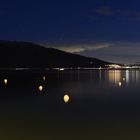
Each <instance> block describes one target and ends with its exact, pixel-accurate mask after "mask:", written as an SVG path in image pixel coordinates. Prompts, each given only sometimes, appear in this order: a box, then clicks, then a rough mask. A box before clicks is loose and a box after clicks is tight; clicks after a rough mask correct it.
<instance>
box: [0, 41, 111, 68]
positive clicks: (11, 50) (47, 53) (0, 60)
mask: <svg viewBox="0 0 140 140" xmlns="http://www.w3.org/2000/svg"><path fill="white" fill-rule="evenodd" d="M107 64H109V62H105V61H102V60H99V59H96V58H90V57H85V56H81V55H77V54H72V53H67V52H64V51H60V50H57V49H54V48H45V47H43V46H40V45H37V44H34V43H30V42H17V41H0V68H54V67H55V68H56V67H72V68H76V67H100V66H101V67H105V65H107Z"/></svg>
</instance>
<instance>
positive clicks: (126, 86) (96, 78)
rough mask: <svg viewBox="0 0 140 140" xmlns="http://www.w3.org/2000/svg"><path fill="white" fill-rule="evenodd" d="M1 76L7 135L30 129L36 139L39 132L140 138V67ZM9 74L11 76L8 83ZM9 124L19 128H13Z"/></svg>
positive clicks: (0, 118) (47, 135)
mask: <svg viewBox="0 0 140 140" xmlns="http://www.w3.org/2000/svg"><path fill="white" fill-rule="evenodd" d="M0 75H1V76H0V85H1V86H0V110H1V116H0V124H2V125H1V127H0V130H3V128H4V127H5V126H6V127H5V128H6V129H5V131H4V134H5V133H6V132H7V131H9V132H12V134H15V136H19V137H18V138H17V139H22V135H20V134H22V133H21V132H20V130H21V131H22V132H23V133H24V134H25V132H26V130H27V129H30V139H31V137H33V138H34V137H35V138H36V135H35V132H36V134H40V136H42V138H45V139H47V138H48V139H49V138H54V139H55V138H57V139H61V140H63V139H66V138H67V139H74V138H75V137H76V138H77V137H79V138H80V139H98V138H99V136H100V138H101V139H115V138H116V137H117V139H121V137H122V136H123V138H124V139H125V138H126V139H129V138H130V139H134V138H138V139H139V138H140V135H139V133H136V132H139V130H140V125H139V124H140V120H139V118H140V110H139V108H140V94H139V91H140V86H139V85H140V71H139V70H126V71H125V70H122V71H120V70H82V71H81V70H75V71H46V72H43V73H41V72H40V73H14V74H13V73H5V74H3V73H1V74H0ZM5 77H6V78H7V80H8V81H10V82H8V84H7V86H5V84H4V79H5ZM9 116H10V117H9ZM9 118H10V119H9ZM10 124H12V125H13V126H18V127H17V128H20V129H17V128H16V127H15V131H14V129H11V125H10ZM29 124H30V125H29ZM23 128H24V129H23ZM124 130H125V131H126V132H125V133H124ZM81 132H82V133H81ZM132 132H133V133H134V132H135V133H134V134H135V135H131V134H132ZM17 133H18V134H17ZM69 133H70V135H69ZM28 134H29V133H28ZM75 134H76V135H75ZM85 135H86V136H85ZM2 136H3V135H0V138H2ZM127 136H128V137H127ZM135 136H137V137H135ZM24 138H26V139H28V138H29V136H28V135H27V137H24ZM10 139H11V137H10ZM14 139H16V137H14Z"/></svg>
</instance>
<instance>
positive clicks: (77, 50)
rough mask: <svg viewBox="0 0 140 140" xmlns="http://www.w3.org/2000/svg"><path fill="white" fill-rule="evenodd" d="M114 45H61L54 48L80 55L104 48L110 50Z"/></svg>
mask: <svg viewBox="0 0 140 140" xmlns="http://www.w3.org/2000/svg"><path fill="white" fill-rule="evenodd" d="M111 45H113V44H112V43H93V44H78V45H61V46H60V45H59V46H52V47H55V48H57V49H60V50H63V51H66V52H70V53H80V52H84V51H91V50H98V49H103V48H108V47H110V46H111Z"/></svg>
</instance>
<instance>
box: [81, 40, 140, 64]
mask: <svg viewBox="0 0 140 140" xmlns="http://www.w3.org/2000/svg"><path fill="white" fill-rule="evenodd" d="M105 44H107V43H105ZM80 54H81V55H84V56H90V57H96V58H99V59H103V60H106V61H110V62H118V63H126V64H129V63H135V62H138V61H140V42H118V41H116V42H113V45H111V46H110V47H108V48H103V49H98V50H94V51H92V50H91V51H85V52H81V53H80Z"/></svg>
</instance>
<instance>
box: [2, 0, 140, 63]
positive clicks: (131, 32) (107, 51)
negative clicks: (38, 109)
mask: <svg viewBox="0 0 140 140" xmlns="http://www.w3.org/2000/svg"><path fill="white" fill-rule="evenodd" d="M0 39H1V40H19V41H31V42H35V43H39V44H43V45H45V46H46V47H55V48H58V49H62V50H65V51H68V52H72V53H78V54H82V55H86V56H91V57H97V58H100V59H103V60H107V61H112V62H123V63H135V62H139V61H140V0H44V1H43V0H38V1H37V0H24V1H23V0H3V1H1V3H0Z"/></svg>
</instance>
